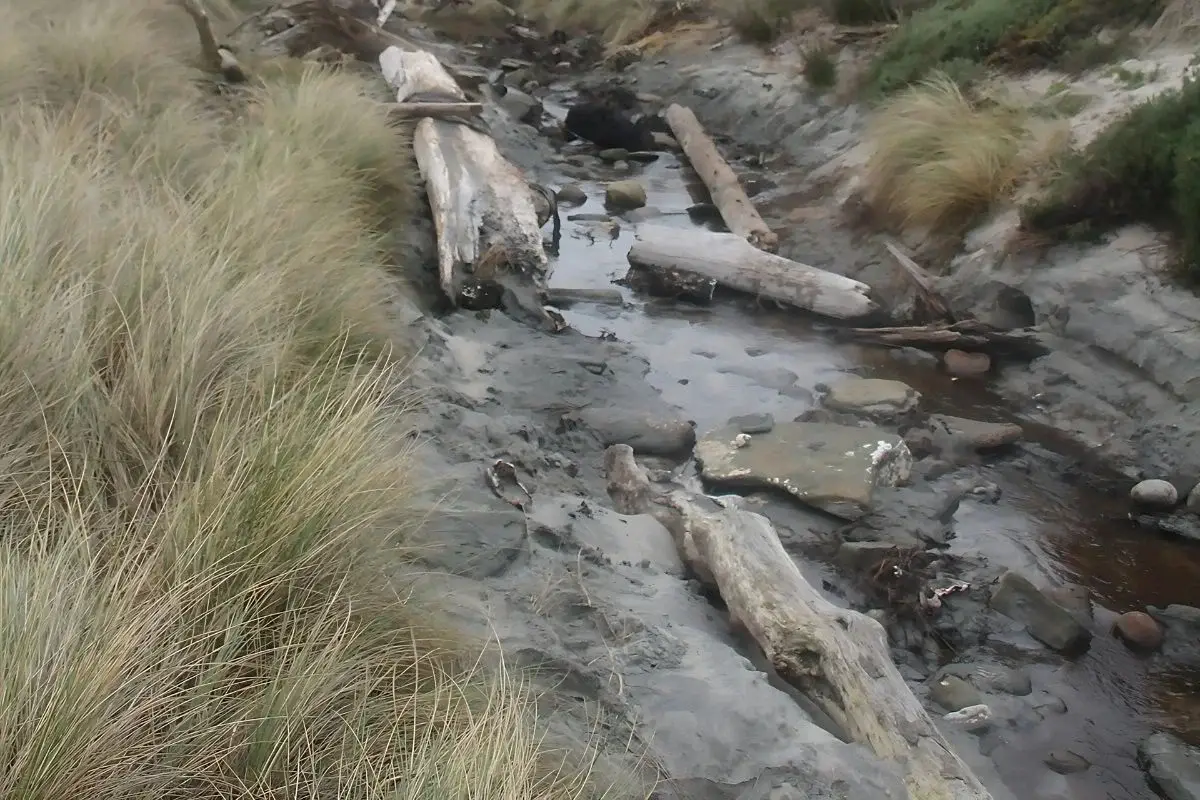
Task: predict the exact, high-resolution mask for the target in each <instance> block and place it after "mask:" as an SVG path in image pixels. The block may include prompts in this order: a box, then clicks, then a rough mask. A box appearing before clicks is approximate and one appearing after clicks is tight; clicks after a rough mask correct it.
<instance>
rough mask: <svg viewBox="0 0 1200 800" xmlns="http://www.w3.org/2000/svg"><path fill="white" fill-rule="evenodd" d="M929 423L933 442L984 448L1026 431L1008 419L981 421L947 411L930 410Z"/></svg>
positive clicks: (1012, 439) (1005, 442) (1013, 439)
mask: <svg viewBox="0 0 1200 800" xmlns="http://www.w3.org/2000/svg"><path fill="white" fill-rule="evenodd" d="M929 427H930V430H931V431H932V432H933V434H934V443H935V445H941V446H943V447H946V448H967V449H972V450H979V451H987V450H994V449H996V448H998V447H1004V446H1006V445H1010V444H1013V443H1014V442H1017V441H1019V440H1020V439H1021V437H1022V436H1023V435H1024V434H1025V432H1024V431H1023V430H1022V429H1021V426H1020V425H1017V424H1014V423H1011V422H980V421H978V420H973V419H965V418H963V417H952V416H949V415H947V414H930V415H929Z"/></svg>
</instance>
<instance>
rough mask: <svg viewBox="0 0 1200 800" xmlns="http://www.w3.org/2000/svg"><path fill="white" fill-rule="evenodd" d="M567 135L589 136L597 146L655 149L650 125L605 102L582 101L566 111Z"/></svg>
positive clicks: (638, 149)
mask: <svg viewBox="0 0 1200 800" xmlns="http://www.w3.org/2000/svg"><path fill="white" fill-rule="evenodd" d="M564 127H565V128H566V130H567V134H568V135H570V136H574V137H576V138H579V139H586V140H587V141H589V142H591V143H592V144H594V145H596V146H597V147H602V148H605V149H611V148H621V149H622V150H626V151H630V152H632V151H647V150H656V149H658V147H657V142H656V140H655V138H654V135H653V131H651V130H649V129H648V125H645V124H638V123H635V122H634V121H633V119H632V118H630V116H629V115H628V114H627V113H626V112H625V111H624V110H623V109H619V108H616V107H615V106H612V105H608V104H605V103H596V102H591V103H580V104H577V105H574V106H572V107H571V108H570V109H569V110H568V111H567V118H566V121H565V125H564Z"/></svg>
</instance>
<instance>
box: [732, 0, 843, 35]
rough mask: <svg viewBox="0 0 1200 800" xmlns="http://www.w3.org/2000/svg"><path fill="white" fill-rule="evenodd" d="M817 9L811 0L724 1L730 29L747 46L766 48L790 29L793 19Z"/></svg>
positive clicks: (816, 5)
mask: <svg viewBox="0 0 1200 800" xmlns="http://www.w3.org/2000/svg"><path fill="white" fill-rule="evenodd" d="M817 7H819V5H818V3H816V2H814V0H724V2H723V3H722V10H724V11H725V13H726V14H728V15H729V19H730V22H731V24H732V25H733V29H734V30H735V31H737V33H738V35H739V36H741V37H742V38H743V39H745V40H746V41H749V42H756V43H759V44H769V43H771V42H774V41H775V40H776V39H778V38H779V37H780V36H782V35H783V34H785V33H787V32H788V31H790V30H791V29H792V20H793V18H794V17H795V15H796V14H797V13H798V12H800V11H803V10H805V9H809V8H817Z"/></svg>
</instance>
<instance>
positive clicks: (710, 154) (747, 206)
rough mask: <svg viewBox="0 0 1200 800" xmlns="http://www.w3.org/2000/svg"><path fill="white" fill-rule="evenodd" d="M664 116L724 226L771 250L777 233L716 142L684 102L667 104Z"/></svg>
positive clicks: (776, 240) (757, 245)
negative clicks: (755, 204)
mask: <svg viewBox="0 0 1200 800" xmlns="http://www.w3.org/2000/svg"><path fill="white" fill-rule="evenodd" d="M666 118H667V125H669V126H670V127H671V133H673V134H674V135H675V139H676V140H677V141H678V142H679V147H680V148H681V149H682V150H683V153H684V155H686V156H687V158H688V162H689V163H691V165H692V169H693V170H695V171H696V174H697V175H699V176H700V180H701V181H703V182H704V185H705V187H707V189H708V193H709V194H710V195H711V196H712V201H713V205H715V206H716V207H717V209H718V210H719V211H720V212H721V218H722V219H723V220H725V225H726V227H728V228H729V230H730V231H732V232H733V233H735V234H737V235H738V236H741V237H742V238H743V239H745V240H746V241H748V242H750V244H752V245H754V246H755V247H757V248H759V249H761V250H766V251H767V252H771V253H773V252H775V249H776V248H777V247H778V246H779V237H778V236H776V235H775V233H774V232H773V231H772V230H771V229H770V228H769V227H767V223H765V222H763V218H762V217H761V216H759V213H758V210H757V209H756V208H755V207H754V204H753V203H752V202H750V198H749V197H747V196H746V192H745V191H744V190H743V189H742V185H741V183H739V182H738V177H737V174H736V173H734V171H733V170H732V169H731V168H730V166H729V164H727V163H726V162H725V159H723V158H721V154H720V152H718V151H717V146H716V145H715V144H713V140H712V139H710V138H709V136H708V134H706V133H705V132H704V128H703V127H702V126H701V125H700V120H698V119H696V115H695V114H694V113H692V110H691V109H690V108H688V107H687V106H681V105H677V104H676V105H671V106H670V107H668V108H667V113H666Z"/></svg>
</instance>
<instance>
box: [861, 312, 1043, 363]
mask: <svg viewBox="0 0 1200 800" xmlns="http://www.w3.org/2000/svg"><path fill="white" fill-rule="evenodd" d="M838 335H839V336H841V337H843V338H846V339H852V340H854V341H856V342H865V343H869V344H879V345H883V346H885V347H918V348H924V349H926V350H934V351H938V352H945V351H946V350H951V349H954V350H968V351H974V352H979V353H986V354H987V355H989V356H991V357H993V358H1012V359H1018V360H1023V361H1031V360H1033V359H1035V358H1041V357H1042V356H1044V355H1046V354H1048V353H1049V352H1050V349H1049V348H1048V347H1046V345H1045V344H1043V343H1042V339H1041V337H1040V336H1039V335H1038V334H1037V333H1036V332H1034V331H1028V330H1011V331H1005V330H998V329H996V328H993V327H992V326H990V325H987V324H985V323H983V322H979V321H978V320H973V319H966V320H962V321H961V322H953V323H937V324H932V325H912V326H905V327H892V328H846V329H844V330H841V331H838Z"/></svg>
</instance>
